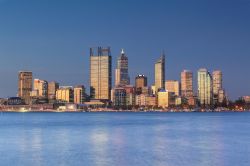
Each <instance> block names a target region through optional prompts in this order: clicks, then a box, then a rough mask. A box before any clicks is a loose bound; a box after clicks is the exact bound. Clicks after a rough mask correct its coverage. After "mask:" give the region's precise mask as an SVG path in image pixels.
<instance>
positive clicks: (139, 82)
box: [135, 75, 148, 94]
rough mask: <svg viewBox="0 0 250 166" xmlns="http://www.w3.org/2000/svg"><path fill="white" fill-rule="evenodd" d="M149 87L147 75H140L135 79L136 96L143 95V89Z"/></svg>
mask: <svg viewBox="0 0 250 166" xmlns="http://www.w3.org/2000/svg"><path fill="white" fill-rule="evenodd" d="M147 85H148V79H147V77H146V76H145V75H138V76H136V78H135V89H136V94H141V93H142V88H143V87H146V86H147Z"/></svg>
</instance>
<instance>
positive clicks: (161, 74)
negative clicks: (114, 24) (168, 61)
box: [155, 54, 165, 92]
mask: <svg viewBox="0 0 250 166" xmlns="http://www.w3.org/2000/svg"><path fill="white" fill-rule="evenodd" d="M164 83H165V55H164V54H163V55H162V56H161V58H160V59H159V60H158V61H157V62H156V63H155V89H156V91H157V92H158V91H159V90H160V89H164V87H165V85H164Z"/></svg>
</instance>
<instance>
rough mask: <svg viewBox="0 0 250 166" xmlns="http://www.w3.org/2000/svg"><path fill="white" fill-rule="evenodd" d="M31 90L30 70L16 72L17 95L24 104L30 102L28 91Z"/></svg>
mask: <svg viewBox="0 0 250 166" xmlns="http://www.w3.org/2000/svg"><path fill="white" fill-rule="evenodd" d="M31 91H32V72H30V71H20V72H19V74H18V97H20V98H22V99H23V100H24V101H25V103H26V104H30V100H31V98H30V93H31Z"/></svg>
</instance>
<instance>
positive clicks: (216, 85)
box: [213, 70, 223, 104]
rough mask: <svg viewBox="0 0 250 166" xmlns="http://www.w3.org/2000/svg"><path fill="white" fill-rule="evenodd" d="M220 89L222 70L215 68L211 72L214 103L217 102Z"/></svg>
mask: <svg viewBox="0 0 250 166" xmlns="http://www.w3.org/2000/svg"><path fill="white" fill-rule="evenodd" d="M222 89H223V87H222V72H221V71H220V70H215V71H214V72H213V100H214V103H215V104H216V103H218V102H219V91H220V90H222Z"/></svg>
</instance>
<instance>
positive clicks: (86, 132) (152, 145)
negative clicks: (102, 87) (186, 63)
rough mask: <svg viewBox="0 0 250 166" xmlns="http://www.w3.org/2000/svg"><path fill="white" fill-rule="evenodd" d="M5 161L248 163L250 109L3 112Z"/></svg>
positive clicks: (139, 165) (0, 161) (0, 160)
mask: <svg viewBox="0 0 250 166" xmlns="http://www.w3.org/2000/svg"><path fill="white" fill-rule="evenodd" d="M0 165H4V166H8V165H10V166H14V165H20V166H24V165H25V166H30V165H32V166H33V165H34V166H40V165H94V166H95V165H96V166H111V165H115V166H123V165H125V166H132V165H136V166H147V165H149V166H157V165H163V166H168V165H169V166H183V165H187V166H191V165H192V166H208V165H209V166H210V165H211V166H217V165H218V166H236V165H239V166H249V165H250V113H0Z"/></svg>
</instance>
